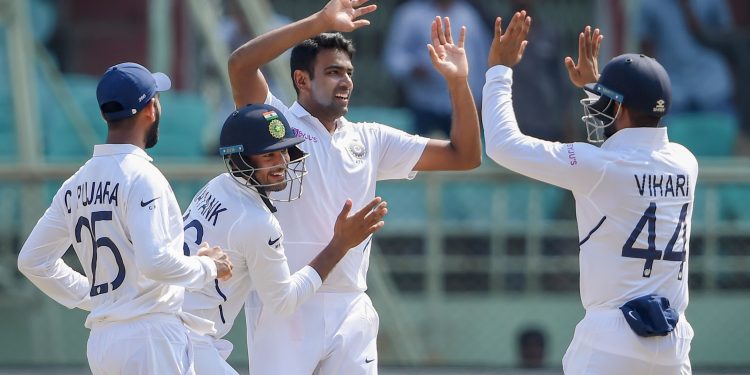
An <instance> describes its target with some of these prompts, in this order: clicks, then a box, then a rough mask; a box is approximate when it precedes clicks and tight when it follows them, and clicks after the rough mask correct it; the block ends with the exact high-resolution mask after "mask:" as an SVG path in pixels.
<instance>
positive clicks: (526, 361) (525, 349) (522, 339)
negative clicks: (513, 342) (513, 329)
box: [518, 328, 546, 368]
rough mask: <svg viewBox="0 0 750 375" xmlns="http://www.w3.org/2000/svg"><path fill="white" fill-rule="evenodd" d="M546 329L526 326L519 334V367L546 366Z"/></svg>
mask: <svg viewBox="0 0 750 375" xmlns="http://www.w3.org/2000/svg"><path fill="white" fill-rule="evenodd" d="M544 336H545V335H544V331H542V330H541V329H540V328H526V329H524V330H523V331H521V333H520V334H519V335H518V361H519V362H518V367H520V368H542V367H544V347H545V341H546V340H545V337H544Z"/></svg>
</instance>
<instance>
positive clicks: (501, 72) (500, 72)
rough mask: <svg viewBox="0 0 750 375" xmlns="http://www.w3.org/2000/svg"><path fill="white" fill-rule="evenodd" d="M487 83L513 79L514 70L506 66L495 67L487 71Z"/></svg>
mask: <svg viewBox="0 0 750 375" xmlns="http://www.w3.org/2000/svg"><path fill="white" fill-rule="evenodd" d="M484 77H485V79H486V80H487V82H489V81H496V80H502V79H511V80H512V79H513V69H511V68H509V67H507V66H505V65H495V66H493V67H491V68H489V69H487V73H485V75H484Z"/></svg>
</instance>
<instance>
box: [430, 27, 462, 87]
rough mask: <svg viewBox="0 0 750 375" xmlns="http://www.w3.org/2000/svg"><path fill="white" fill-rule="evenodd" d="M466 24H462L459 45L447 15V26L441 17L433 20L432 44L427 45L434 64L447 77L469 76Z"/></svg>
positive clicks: (447, 78)
mask: <svg viewBox="0 0 750 375" xmlns="http://www.w3.org/2000/svg"><path fill="white" fill-rule="evenodd" d="M465 40H466V26H461V35H460V36H459V38H458V45H456V44H454V43H453V37H452V36H451V21H450V20H449V19H448V17H445V28H443V21H442V20H441V19H440V17H439V16H438V17H435V20H434V21H432V44H428V45H427V49H428V50H429V52H430V59H432V65H433V66H434V67H435V69H437V71H438V72H439V73H440V74H441V75H442V76H443V77H444V78H445V79H446V80H451V79H456V78H466V77H468V76H469V63H468V62H467V60H466V51H465V50H464V41H465Z"/></svg>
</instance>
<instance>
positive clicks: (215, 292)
mask: <svg viewBox="0 0 750 375" xmlns="http://www.w3.org/2000/svg"><path fill="white" fill-rule="evenodd" d="M184 220H185V244H186V245H185V246H186V249H189V251H190V254H192V255H195V252H196V250H197V248H198V245H200V244H201V243H202V242H204V241H207V242H208V243H209V244H211V245H212V246H220V247H221V248H222V249H223V250H224V252H226V253H227V255H228V256H229V260H230V261H231V262H232V265H233V269H232V278H231V279H229V280H228V281H219V280H215V282H214V283H211V285H207V286H206V287H205V288H203V289H201V290H189V291H188V292H187V293H186V294H185V303H184V305H183V309H184V310H185V311H186V312H188V313H191V314H193V315H197V316H199V317H202V318H205V319H209V320H212V321H213V322H214V326H215V328H216V334H215V335H214V337H215V338H221V337H222V336H224V335H225V334H226V333H227V332H229V330H230V329H231V328H232V325H233V324H234V319H235V318H236V317H237V314H238V313H239V311H240V309H241V308H242V305H243V304H244V303H245V298H246V297H247V295H248V294H249V292H250V291H251V290H255V291H256V292H257V293H258V295H259V297H260V299H261V301H262V302H263V306H264V309H267V310H269V311H270V312H272V313H274V314H277V315H290V314H292V313H293V312H294V311H295V310H296V308H297V306H299V305H300V304H302V303H303V302H305V301H306V300H308V299H309V298H310V297H311V296H312V295H313V294H314V293H315V291H317V290H318V288H319V287H320V285H321V283H322V282H321V280H320V276H319V275H318V273H317V272H316V271H315V270H314V269H313V268H312V267H310V266H305V267H303V268H302V269H301V270H300V271H298V272H296V273H295V274H293V275H290V272H289V266H288V265H287V262H286V257H285V256H284V242H285V239H284V236H283V233H282V230H281V227H280V226H279V222H278V221H277V220H276V217H274V215H273V214H272V213H271V211H270V210H269V209H268V207H267V206H266V205H265V203H263V200H262V199H261V197H260V195H258V192H257V191H255V190H250V189H249V188H247V187H244V186H241V185H240V184H239V183H237V182H236V181H235V180H234V179H233V178H232V177H231V176H230V175H229V174H228V173H224V174H221V175H219V176H217V177H215V178H214V179H212V180H211V181H209V182H208V184H206V186H204V187H203V188H202V189H201V190H200V191H199V192H198V193H197V194H196V195H195V197H194V198H193V201H192V202H191V203H190V207H188V209H187V210H186V211H185V216H184ZM326 245H327V243H326ZM322 249H323V247H320V248H319V250H322Z"/></svg>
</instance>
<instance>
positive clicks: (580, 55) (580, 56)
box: [578, 32, 586, 64]
mask: <svg viewBox="0 0 750 375" xmlns="http://www.w3.org/2000/svg"><path fill="white" fill-rule="evenodd" d="M583 37H584V35H583V32H581V33H580V34H578V63H579V64H580V63H581V60H583V59H585V58H586V50H585V47H584V46H583Z"/></svg>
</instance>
